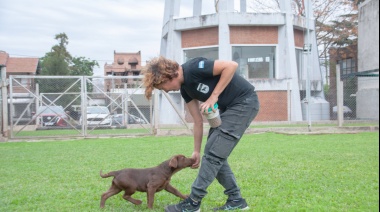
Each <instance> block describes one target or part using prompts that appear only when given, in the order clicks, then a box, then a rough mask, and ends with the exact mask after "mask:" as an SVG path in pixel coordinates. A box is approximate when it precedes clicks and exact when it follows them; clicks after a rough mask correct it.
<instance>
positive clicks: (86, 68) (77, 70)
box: [70, 57, 99, 76]
mask: <svg viewBox="0 0 380 212" xmlns="http://www.w3.org/2000/svg"><path fill="white" fill-rule="evenodd" d="M71 63H72V64H71V66H70V75H73V76H92V75H94V68H95V66H96V67H99V63H98V62H97V61H95V60H90V59H86V58H85V57H74V58H73V59H72V60H71Z"/></svg>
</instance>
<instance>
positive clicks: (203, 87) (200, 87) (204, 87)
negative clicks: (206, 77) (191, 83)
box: [197, 83, 210, 94]
mask: <svg viewBox="0 0 380 212" xmlns="http://www.w3.org/2000/svg"><path fill="white" fill-rule="evenodd" d="M197 90H198V91H200V92H202V93H204V94H207V93H208V92H209V91H210V88H209V87H208V86H207V85H205V84H202V83H199V85H198V88H197Z"/></svg>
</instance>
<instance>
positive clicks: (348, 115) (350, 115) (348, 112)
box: [333, 105, 354, 119]
mask: <svg viewBox="0 0 380 212" xmlns="http://www.w3.org/2000/svg"><path fill="white" fill-rule="evenodd" d="M337 117H338V107H337V106H334V107H333V119H337ZM343 117H344V119H352V118H354V114H353V112H352V110H351V108H349V107H348V106H346V105H344V106H343Z"/></svg>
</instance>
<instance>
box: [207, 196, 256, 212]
mask: <svg viewBox="0 0 380 212" xmlns="http://www.w3.org/2000/svg"><path fill="white" fill-rule="evenodd" d="M248 209H249V207H248V205H247V202H246V201H245V199H243V198H241V199H236V200H227V202H226V204H224V205H223V206H221V207H219V208H214V211H232V210H242V211H244V210H248Z"/></svg>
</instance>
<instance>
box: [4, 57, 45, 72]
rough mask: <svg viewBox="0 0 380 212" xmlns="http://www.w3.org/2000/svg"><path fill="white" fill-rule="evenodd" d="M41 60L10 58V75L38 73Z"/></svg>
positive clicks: (8, 63)
mask: <svg viewBox="0 0 380 212" xmlns="http://www.w3.org/2000/svg"><path fill="white" fill-rule="evenodd" d="M38 61H39V58H17V57H10V58H8V61H7V63H6V66H7V72H8V73H36V71H37V67H38Z"/></svg>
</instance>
